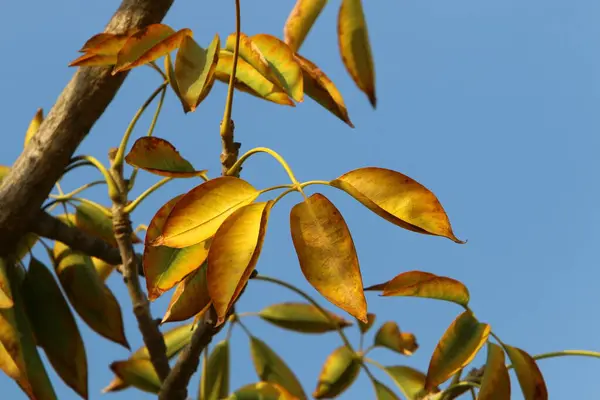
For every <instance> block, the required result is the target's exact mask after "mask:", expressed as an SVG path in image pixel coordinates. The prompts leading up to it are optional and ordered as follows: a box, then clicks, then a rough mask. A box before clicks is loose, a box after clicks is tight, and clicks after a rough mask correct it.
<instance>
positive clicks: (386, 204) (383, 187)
mask: <svg viewBox="0 0 600 400" xmlns="http://www.w3.org/2000/svg"><path fill="white" fill-rule="evenodd" d="M331 185H332V186H334V187H337V188H338V189H341V190H343V191H344V192H346V193H348V194H349V195H350V196H352V197H354V198H355V199H356V200H358V201H359V202H361V203H362V204H363V205H364V206H365V207H367V208H368V209H370V210H371V211H373V212H374V213H375V214H377V215H379V216H380V217H382V218H384V219H385V220H387V221H389V222H391V223H393V224H395V225H398V226H400V227H402V228H404V229H408V230H411V231H413V232H418V233H424V234H429V235H436V236H443V237H446V238H448V239H450V240H452V241H454V242H456V243H464V242H463V241H461V240H459V239H458V238H457V237H456V236H454V233H453V232H452V227H451V226H450V221H449V219H448V216H447V215H446V212H445V211H444V208H443V207H442V205H441V204H440V202H439V200H438V199H437V197H435V195H434V194H433V193H432V192H431V191H429V189H427V188H426V187H425V186H423V185H421V184H420V183H418V182H417V181H415V180H413V179H411V178H409V177H408V176H406V175H403V174H401V173H399V172H396V171H392V170H389V169H385V168H377V167H366V168H359V169H355V170H353V171H350V172H348V173H346V174H344V175H342V176H340V177H339V178H337V179H335V180H333V181H332V182H331Z"/></svg>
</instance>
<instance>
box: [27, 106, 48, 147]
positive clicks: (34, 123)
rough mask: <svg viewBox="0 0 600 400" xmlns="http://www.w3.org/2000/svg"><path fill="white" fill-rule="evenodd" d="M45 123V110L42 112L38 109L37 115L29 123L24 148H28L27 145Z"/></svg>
mask: <svg viewBox="0 0 600 400" xmlns="http://www.w3.org/2000/svg"><path fill="white" fill-rule="evenodd" d="M43 121H44V110H42V109H41V108H38V109H37V111H36V113H35V115H34V116H33V119H32V120H31V122H30V123H29V126H28V127H27V132H25V143H24V146H27V143H29V141H30V140H31V138H32V137H33V135H35V133H36V132H37V131H38V129H39V128H40V125H41V124H42V122H43Z"/></svg>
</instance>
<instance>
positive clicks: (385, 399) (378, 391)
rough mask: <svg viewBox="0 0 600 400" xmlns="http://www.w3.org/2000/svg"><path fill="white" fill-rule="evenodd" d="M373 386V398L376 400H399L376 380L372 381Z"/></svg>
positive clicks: (390, 390) (391, 391)
mask: <svg viewBox="0 0 600 400" xmlns="http://www.w3.org/2000/svg"><path fill="white" fill-rule="evenodd" d="M373 386H374V387H375V396H376V397H377V400H400V399H399V398H398V396H396V393H394V391H393V390H392V389H390V388H389V387H387V386H385V385H384V384H383V383H381V382H379V381H378V380H374V381H373Z"/></svg>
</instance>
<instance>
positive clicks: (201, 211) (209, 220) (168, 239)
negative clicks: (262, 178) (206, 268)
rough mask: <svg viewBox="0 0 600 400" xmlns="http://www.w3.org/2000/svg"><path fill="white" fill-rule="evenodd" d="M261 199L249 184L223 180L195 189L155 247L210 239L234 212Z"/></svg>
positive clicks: (229, 178)
mask: <svg viewBox="0 0 600 400" xmlns="http://www.w3.org/2000/svg"><path fill="white" fill-rule="evenodd" d="M258 195H259V191H258V190H256V189H255V188H254V187H253V186H252V185H250V184H249V183H248V182H246V181H244V180H242V179H240V178H235V177H232V176H222V177H219V178H215V179H211V180H209V181H208V182H204V183H203V184H201V185H199V186H197V187H195V188H194V189H192V190H190V191H189V192H188V193H186V194H185V195H184V196H183V197H182V198H181V199H180V200H179V201H178V202H177V204H176V205H175V207H174V208H173V210H172V211H171V213H170V214H169V216H168V217H167V220H166V221H165V224H164V226H163V232H162V235H160V236H159V237H157V238H156V239H155V240H154V241H153V242H152V243H151V245H152V246H160V245H163V246H169V247H176V248H183V247H188V246H191V245H193V244H196V243H200V242H203V241H205V240H207V239H209V238H211V237H212V236H213V235H214V234H215V233H216V232H217V229H219V226H221V224H222V223H223V221H225V219H226V218H227V217H229V216H230V215H231V214H232V213H233V212H234V211H235V210H237V209H239V208H241V207H243V206H245V205H247V204H250V203H252V202H253V201H254V200H255V199H256V198H257V197H258Z"/></svg>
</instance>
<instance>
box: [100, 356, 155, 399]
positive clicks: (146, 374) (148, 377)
mask: <svg viewBox="0 0 600 400" xmlns="http://www.w3.org/2000/svg"><path fill="white" fill-rule="evenodd" d="M110 369H112V371H113V372H114V373H115V375H117V376H118V377H119V378H120V379H121V380H122V381H123V382H125V383H126V384H128V385H131V386H134V387H136V388H138V389H140V390H143V391H144V392H149V393H158V392H159V391H160V386H161V384H160V379H159V378H158V375H157V374H156V371H155V370H154V367H153V366H152V362H151V361H150V360H147V359H129V360H125V361H115V362H114V363H112V364H110Z"/></svg>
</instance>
